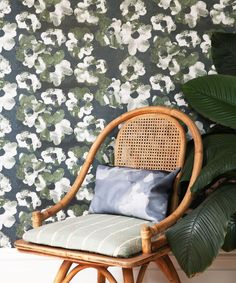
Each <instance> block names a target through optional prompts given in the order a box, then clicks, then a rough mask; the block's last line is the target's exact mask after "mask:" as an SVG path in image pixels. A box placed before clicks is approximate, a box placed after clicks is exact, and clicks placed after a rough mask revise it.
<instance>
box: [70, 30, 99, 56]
mask: <svg viewBox="0 0 236 283" xmlns="http://www.w3.org/2000/svg"><path fill="white" fill-rule="evenodd" d="M68 38H69V40H68V41H67V42H66V47H67V48H68V51H69V52H70V53H71V54H72V56H74V57H78V58H79V59H82V58H83V57H85V56H89V55H91V54H92V51H93V49H94V47H93V45H92V42H93V40H94V35H93V34H92V33H90V32H89V31H88V30H86V29H85V30H82V29H75V30H73V31H71V32H69V33H68Z"/></svg>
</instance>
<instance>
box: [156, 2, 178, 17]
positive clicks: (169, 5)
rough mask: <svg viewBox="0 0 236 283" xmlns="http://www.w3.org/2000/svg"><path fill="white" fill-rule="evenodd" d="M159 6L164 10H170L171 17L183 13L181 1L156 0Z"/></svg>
mask: <svg viewBox="0 0 236 283" xmlns="http://www.w3.org/2000/svg"><path fill="white" fill-rule="evenodd" d="M154 1H155V2H157V3H158V6H159V7H161V8H163V9H164V10H167V9H170V11H171V15H176V14H178V13H179V12H180V11H181V4H180V3H181V1H178V0H154Z"/></svg>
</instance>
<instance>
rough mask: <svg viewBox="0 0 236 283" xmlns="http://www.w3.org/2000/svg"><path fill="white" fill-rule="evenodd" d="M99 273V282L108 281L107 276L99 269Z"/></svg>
mask: <svg viewBox="0 0 236 283" xmlns="http://www.w3.org/2000/svg"><path fill="white" fill-rule="evenodd" d="M97 274H98V277H97V283H105V282H106V278H105V276H104V275H103V274H102V273H101V272H99V271H98V273H97Z"/></svg>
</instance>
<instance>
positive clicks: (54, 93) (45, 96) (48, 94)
mask: <svg viewBox="0 0 236 283" xmlns="http://www.w3.org/2000/svg"><path fill="white" fill-rule="evenodd" d="M41 97H42V100H43V102H44V104H45V105H53V106H61V105H62V103H64V102H65V101H66V96H65V94H64V93H63V91H62V90H61V89H59V88H49V89H47V90H46V91H44V92H42V94H41Z"/></svg>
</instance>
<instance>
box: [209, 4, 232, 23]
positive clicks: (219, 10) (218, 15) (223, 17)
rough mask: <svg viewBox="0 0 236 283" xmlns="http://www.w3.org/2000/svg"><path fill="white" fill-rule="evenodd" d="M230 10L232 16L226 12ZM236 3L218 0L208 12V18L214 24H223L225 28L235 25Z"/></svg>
mask: <svg viewBox="0 0 236 283" xmlns="http://www.w3.org/2000/svg"><path fill="white" fill-rule="evenodd" d="M228 9H232V10H233V11H234V15H233V14H232V15H231V14H230V13H229V12H228V11H227V10H228ZM235 11H236V3H235V1H233V2H232V0H220V1H219V2H218V3H217V4H215V5H214V6H213V9H212V10H211V11H210V16H211V18H212V21H213V23H214V24H221V23H222V24H224V25H226V26H233V25H234V23H235Z"/></svg>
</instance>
